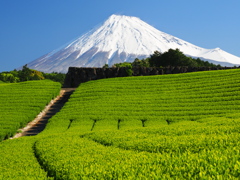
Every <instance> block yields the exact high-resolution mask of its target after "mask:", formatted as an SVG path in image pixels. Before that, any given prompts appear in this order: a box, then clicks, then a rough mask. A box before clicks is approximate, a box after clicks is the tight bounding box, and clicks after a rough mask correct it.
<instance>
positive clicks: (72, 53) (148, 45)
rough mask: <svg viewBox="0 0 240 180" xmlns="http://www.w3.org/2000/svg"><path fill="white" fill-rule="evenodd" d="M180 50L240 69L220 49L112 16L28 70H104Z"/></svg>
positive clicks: (134, 19) (237, 59)
mask: <svg viewBox="0 0 240 180" xmlns="http://www.w3.org/2000/svg"><path fill="white" fill-rule="evenodd" d="M170 48H172V49H176V48H178V49H179V50H180V51H182V52H183V53H184V54H185V55H187V56H191V57H199V58H200V59H202V60H207V61H209V62H211V63H214V64H220V65H222V66H234V65H237V66H238V65H240V57H237V56H234V55H232V54H229V53H227V52H225V51H223V50H221V49H220V48H215V49H204V48H201V47H198V46H195V45H193V44H191V43H188V42H186V41H184V40H181V39H179V38H177V37H174V36H172V35H169V34H167V33H164V32H161V31H159V30H157V29H156V28H154V27H152V26H150V25H149V24H147V23H146V22H144V21H142V20H140V19H139V18H137V17H130V16H124V15H112V16H110V17H109V18H108V19H107V20H106V21H105V22H104V23H103V24H102V25H101V26H99V27H97V28H94V29H92V30H90V31H89V32H87V33H86V34H84V35H82V36H81V37H79V38H77V39H75V40H74V41H72V42H71V43H69V44H67V45H66V46H64V47H63V48H60V49H57V50H54V51H52V52H50V53H48V54H46V55H44V56H42V57H40V58H38V59H36V60H34V61H32V62H30V63H28V64H27V65H28V67H29V68H31V69H36V70H39V71H42V72H63V73H66V72H67V71H68V67H70V66H71V67H102V66H103V65H105V64H108V65H109V66H111V65H113V64H115V63H120V62H133V61H134V59H135V58H139V59H142V58H146V57H149V56H150V55H151V54H153V52H154V51H156V50H157V51H159V52H165V51H167V50H168V49H170Z"/></svg>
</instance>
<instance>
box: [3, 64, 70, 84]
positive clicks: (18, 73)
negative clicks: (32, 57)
mask: <svg viewBox="0 0 240 180" xmlns="http://www.w3.org/2000/svg"><path fill="white" fill-rule="evenodd" d="M65 76H66V74H63V73H57V72H52V73H44V72H40V71H37V70H34V69H29V68H28V67H27V65H25V66H23V68H22V70H16V69H15V70H13V71H8V72H1V73H0V81H3V82H6V83H17V82H23V81H30V80H43V79H50V80H52V81H56V82H60V83H61V84H63V83H64V79H65Z"/></svg>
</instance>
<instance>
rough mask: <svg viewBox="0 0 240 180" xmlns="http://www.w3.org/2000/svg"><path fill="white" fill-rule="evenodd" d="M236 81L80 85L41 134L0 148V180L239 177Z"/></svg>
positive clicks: (238, 73)
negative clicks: (16, 167) (17, 148)
mask: <svg viewBox="0 0 240 180" xmlns="http://www.w3.org/2000/svg"><path fill="white" fill-rule="evenodd" d="M239 77H240V70H239V69H236V70H222V71H207V72H196V73H186V74H176V75H162V76H145V77H127V78H112V79H104V80H97V81H91V82H87V83H83V84H81V85H80V87H79V88H78V89H77V90H76V91H75V92H74V94H73V95H72V96H71V98H70V99H69V101H68V102H67V103H66V104H65V106H64V108H63V109H62V110H61V111H60V112H59V113H57V114H56V115H55V116H54V117H53V118H51V119H50V122H49V123H48V125H47V127H46V129H45V130H44V131H43V132H42V133H40V134H39V135H37V136H35V137H31V138H28V137H25V138H20V139H17V140H7V141H4V142H2V143H1V144H0V156H1V157H5V158H3V159H0V172H1V173H0V179H24V177H29V179H47V178H48V179H239V178H240V141H239V140H240V113H239V108H240V78H239ZM18 146H19V149H20V150H19V152H16V151H13V149H15V148H16V147H18ZM23 147H25V149H23ZM9 149H10V150H11V151H9ZM20 154H22V157H21V158H22V159H23V160H26V159H27V157H29V160H28V161H26V163H25V164H24V165H22V163H23V162H22V161H21V162H20V161H15V159H19V156H20ZM12 162H15V164H14V167H15V166H17V165H18V164H19V168H18V169H15V168H14V169H13V168H11V164H12ZM8 164H9V165H10V166H8ZM1 168H2V169H1ZM36 174H38V176H37V175H36ZM19 177H20V178H19Z"/></svg>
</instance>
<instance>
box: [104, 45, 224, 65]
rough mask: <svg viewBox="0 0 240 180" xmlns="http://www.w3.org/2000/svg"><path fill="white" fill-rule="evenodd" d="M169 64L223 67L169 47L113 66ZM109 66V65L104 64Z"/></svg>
mask: <svg viewBox="0 0 240 180" xmlns="http://www.w3.org/2000/svg"><path fill="white" fill-rule="evenodd" d="M167 66H190V67H221V65H216V64H213V63H209V62H208V61H203V60H201V59H200V58H197V59H194V58H192V57H188V56H186V55H184V54H183V52H181V51H180V50H179V49H175V50H174V49H169V50H168V51H166V52H164V53H161V52H159V51H154V53H153V54H152V55H150V57H148V58H145V59H142V60H140V59H138V58H136V59H135V60H134V62H132V63H130V62H124V63H118V64H114V65H113V66H112V67H129V68H130V67H131V68H132V67H167ZM103 67H104V68H107V67H108V65H107V64H106V65H104V66H103Z"/></svg>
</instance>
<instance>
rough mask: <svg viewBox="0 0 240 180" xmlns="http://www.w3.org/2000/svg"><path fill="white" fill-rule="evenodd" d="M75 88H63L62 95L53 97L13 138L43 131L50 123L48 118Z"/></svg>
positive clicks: (59, 108)
mask: <svg viewBox="0 0 240 180" xmlns="http://www.w3.org/2000/svg"><path fill="white" fill-rule="evenodd" d="M75 89H76V88H62V89H61V92H60V95H59V96H57V97H56V98H55V99H53V100H52V101H51V102H50V103H49V104H48V105H47V106H46V107H45V109H44V110H43V111H42V112H41V113H40V114H39V115H38V116H37V117H36V118H35V119H34V120H33V121H31V122H30V123H28V125H27V126H26V127H24V128H22V129H20V131H21V133H17V134H16V135H15V136H14V137H12V138H11V139H13V138H18V137H21V136H35V135H37V134H38V133H40V132H42V131H43V130H44V128H45V126H46V124H47V123H48V120H49V119H50V118H51V117H52V116H54V115H55V114H56V113H57V112H59V111H60V110H61V109H62V107H63V106H64V104H65V103H66V102H67V101H68V99H69V97H70V95H71V94H72V93H73V92H74V91H75Z"/></svg>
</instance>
